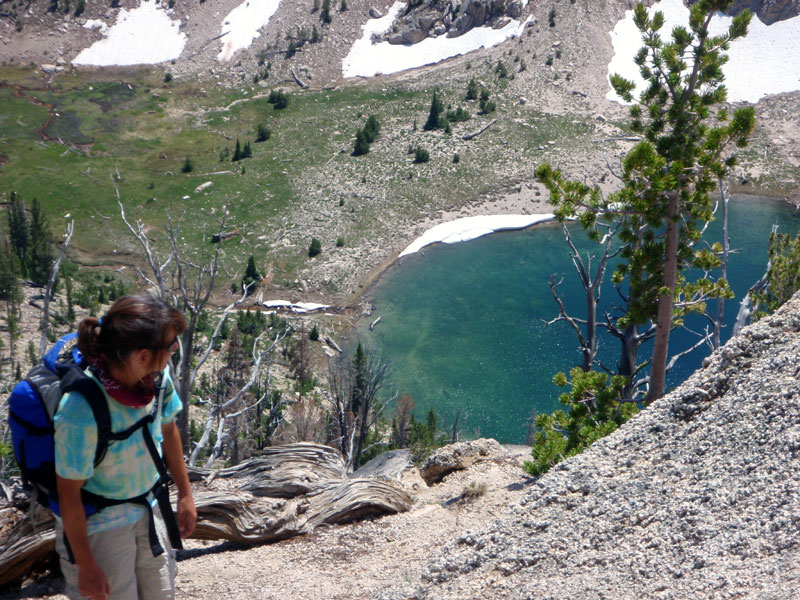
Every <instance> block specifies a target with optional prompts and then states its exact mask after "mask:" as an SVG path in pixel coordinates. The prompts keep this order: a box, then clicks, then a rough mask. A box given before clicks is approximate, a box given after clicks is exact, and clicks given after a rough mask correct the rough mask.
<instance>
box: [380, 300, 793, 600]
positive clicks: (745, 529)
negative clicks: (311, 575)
mask: <svg viewBox="0 0 800 600" xmlns="http://www.w3.org/2000/svg"><path fill="white" fill-rule="evenodd" d="M798 534H800V295H796V296H795V297H794V298H793V299H792V300H791V301H790V302H788V303H787V304H786V305H784V306H783V308H781V309H780V310H779V311H778V312H777V313H775V314H774V315H773V316H771V317H769V318H767V319H764V320H762V321H761V322H759V323H756V324H754V325H752V326H750V327H749V328H747V329H745V330H744V332H743V333H742V334H741V335H739V336H737V337H736V338H734V339H733V340H731V341H730V342H729V343H728V344H727V345H726V346H724V347H723V348H722V349H721V350H719V351H717V352H715V353H714V354H713V355H712V356H711V357H709V358H708V359H707V360H706V362H705V364H704V367H703V368H702V369H700V370H699V371H698V372H696V373H695V374H694V375H693V376H692V377H691V378H690V379H689V380H688V381H686V382H685V383H684V384H683V385H681V386H680V387H679V388H678V389H676V390H675V391H673V392H672V393H670V394H669V395H667V396H665V397H664V398H663V399H661V400H660V401H658V402H656V403H654V404H653V405H652V406H651V407H650V408H649V409H647V410H645V411H643V412H642V413H641V414H640V415H639V416H637V417H636V418H635V419H633V420H632V421H630V422H629V423H627V424H626V425H625V426H623V427H622V428H620V429H619V430H618V431H617V432H615V433H614V434H613V435H611V436H609V437H607V438H605V439H603V440H600V441H599V442H597V443H596V444H594V445H593V446H592V447H591V448H589V449H588V450H587V451H585V452H584V453H583V454H581V455H579V456H577V457H575V458H573V459H570V460H568V461H566V462H564V463H562V464H561V465H559V466H557V467H556V468H554V469H553V470H552V471H550V472H549V473H547V474H545V475H544V476H542V477H540V478H539V479H538V480H537V481H536V482H535V483H534V484H532V485H531V487H530V488H529V490H528V491H527V493H526V494H525V496H524V497H523V498H522V500H521V501H520V502H519V503H518V504H517V505H515V506H513V507H512V508H511V510H510V512H509V513H508V515H507V516H505V517H502V518H500V519H498V520H496V521H495V522H494V523H493V524H492V525H490V526H488V527H487V528H486V529H484V530H483V531H480V532H467V533H466V534H464V535H462V536H461V537H460V538H458V540H457V541H456V542H454V543H452V544H450V545H449V546H446V547H445V548H444V549H443V550H442V551H441V552H440V553H439V554H438V556H437V557H436V558H434V559H433V560H432V561H431V562H430V563H429V565H428V567H427V569H426V571H425V572H424V574H423V577H422V581H421V582H419V583H418V584H407V585H404V586H402V587H400V588H395V589H394V590H391V591H387V592H386V593H384V594H382V595H381V596H380V598H381V599H382V600H390V599H391V600H398V599H400V598H403V599H411V598H415V599H419V600H422V599H433V598H436V599H437V600H444V599H448V598H460V599H463V598H519V599H521V598H537V599H544V598H614V599H624V598H632V599H633V598H774V599H779V598H786V599H789V598H797V597H800V561H799V560H798V558H800V553H798V548H799V547H800V535H798Z"/></svg>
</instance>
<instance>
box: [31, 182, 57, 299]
mask: <svg viewBox="0 0 800 600" xmlns="http://www.w3.org/2000/svg"><path fill="white" fill-rule="evenodd" d="M30 240H31V246H30V253H29V255H28V277H30V279H31V281H33V282H34V283H35V284H36V285H47V281H48V279H49V278H50V270H51V269H52V268H53V261H54V260H55V253H54V252H53V244H52V242H53V235H52V234H51V233H50V227H49V225H48V224H47V216H46V215H45V212H44V208H42V205H41V204H39V201H38V200H36V199H35V198H34V199H33V206H31V221H30Z"/></svg>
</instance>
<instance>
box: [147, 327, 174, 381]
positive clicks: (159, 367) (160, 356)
mask: <svg viewBox="0 0 800 600" xmlns="http://www.w3.org/2000/svg"><path fill="white" fill-rule="evenodd" d="M167 339H171V340H172V341H171V342H169V343H168V345H167V346H163V347H161V348H155V349H153V350H151V351H152V353H153V364H152V369H151V371H154V372H156V371H157V372H161V371H163V370H164V368H165V367H166V366H167V362H169V359H170V357H171V356H172V353H173V352H175V350H177V349H178V336H177V334H174V333H173V334H172V335H170V337H169V338H167Z"/></svg>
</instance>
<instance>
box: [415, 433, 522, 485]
mask: <svg viewBox="0 0 800 600" xmlns="http://www.w3.org/2000/svg"><path fill="white" fill-rule="evenodd" d="M506 454H507V452H506V451H505V450H504V449H503V447H502V446H501V445H500V444H498V443H497V441H496V440H493V439H486V438H481V439H479V440H470V441H467V442H458V443H455V444H450V445H449V446H445V447H443V448H439V449H438V450H435V451H434V452H433V453H432V454H431V455H430V456H429V457H428V458H427V459H425V462H424V463H423V465H422V468H420V470H419V474H420V476H422V479H424V480H425V483H427V484H428V485H433V484H434V483H438V482H440V481H441V480H442V479H444V478H445V477H446V476H447V475H448V474H449V473H452V472H453V471H463V470H464V469H466V468H468V467H470V466H471V465H473V464H474V463H476V462H478V461H481V460H491V459H497V458H503V457H505V456H506Z"/></svg>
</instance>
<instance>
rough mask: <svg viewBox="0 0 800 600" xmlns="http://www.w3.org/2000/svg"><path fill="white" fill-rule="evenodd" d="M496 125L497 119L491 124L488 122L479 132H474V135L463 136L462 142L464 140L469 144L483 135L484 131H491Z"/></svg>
mask: <svg viewBox="0 0 800 600" xmlns="http://www.w3.org/2000/svg"><path fill="white" fill-rule="evenodd" d="M495 123H497V119H492V120H491V121H489V122H488V123H487V124H486V125H484V126H483V127H481V128H480V129H479V130H478V131H475V132H473V133H468V134H466V135H464V136H462V138H461V139H462V140H464V141H465V142H467V141H469V140H471V139H472V138H476V137H478V136H479V135H480V134H482V133H483V132H484V131H486V130H487V129H489V127H491V126H492V125H494V124H495Z"/></svg>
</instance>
